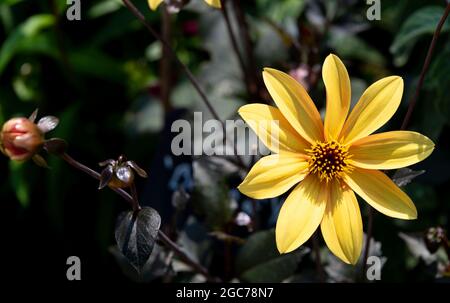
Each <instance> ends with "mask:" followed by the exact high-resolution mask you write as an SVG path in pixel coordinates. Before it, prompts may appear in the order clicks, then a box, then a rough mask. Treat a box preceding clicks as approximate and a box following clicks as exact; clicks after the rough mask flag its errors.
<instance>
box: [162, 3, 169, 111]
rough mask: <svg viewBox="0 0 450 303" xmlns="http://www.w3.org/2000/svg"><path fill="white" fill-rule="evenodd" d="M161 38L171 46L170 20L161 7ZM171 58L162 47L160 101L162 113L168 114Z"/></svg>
mask: <svg viewBox="0 0 450 303" xmlns="http://www.w3.org/2000/svg"><path fill="white" fill-rule="evenodd" d="M162 15H163V16H162V36H163V38H164V40H165V41H167V43H168V44H171V32H172V31H171V20H170V14H169V11H168V10H167V7H166V6H165V5H163V14H162ZM171 63H172V58H171V56H170V50H169V49H168V47H167V46H166V45H163V56H162V58H161V67H160V68H161V100H162V104H163V108H164V112H166V113H167V112H169V111H170V109H171V105H170V90H171V86H172V68H171Z"/></svg>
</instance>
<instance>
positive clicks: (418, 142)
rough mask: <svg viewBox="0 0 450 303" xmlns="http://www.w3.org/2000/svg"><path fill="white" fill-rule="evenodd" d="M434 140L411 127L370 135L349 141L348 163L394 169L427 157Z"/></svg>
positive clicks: (431, 149)
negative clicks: (350, 156) (406, 129)
mask: <svg viewBox="0 0 450 303" xmlns="http://www.w3.org/2000/svg"><path fill="white" fill-rule="evenodd" d="M433 149H434V143H433V141H431V140H430V139H428V138H427V137H425V136H423V135H421V134H419V133H416V132H411V131H392V132H385V133H380V134H375V135H371V136H368V137H365V138H362V139H360V140H358V141H356V142H354V143H353V144H352V146H351V147H350V149H349V153H350V154H351V155H352V158H351V159H350V160H349V163H351V164H352V165H355V166H358V167H362V168H369V169H396V168H400V167H405V166H409V165H413V164H415V163H417V162H420V161H422V160H424V159H425V158H427V157H428V156H429V155H430V154H431V153H432V152H433Z"/></svg>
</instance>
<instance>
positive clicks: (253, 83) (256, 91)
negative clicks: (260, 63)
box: [232, 0, 266, 101]
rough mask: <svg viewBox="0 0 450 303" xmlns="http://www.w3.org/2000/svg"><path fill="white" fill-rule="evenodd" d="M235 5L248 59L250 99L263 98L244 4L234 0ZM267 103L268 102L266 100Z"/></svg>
mask: <svg viewBox="0 0 450 303" xmlns="http://www.w3.org/2000/svg"><path fill="white" fill-rule="evenodd" d="M232 2H233V4H234V9H235V12H236V19H237V21H238V24H239V31H240V33H241V39H242V41H243V42H244V49H245V54H246V59H247V67H248V68H247V74H248V76H249V82H250V97H251V98H260V99H262V100H264V98H262V95H263V94H262V91H261V90H262V89H264V88H263V86H262V83H261V79H260V77H259V70H258V69H257V66H256V62H255V54H254V47H253V42H252V39H251V37H250V30H249V26H248V22H247V19H246V16H245V12H244V10H243V8H242V2H241V1H240V0H232ZM264 101H266V100H264Z"/></svg>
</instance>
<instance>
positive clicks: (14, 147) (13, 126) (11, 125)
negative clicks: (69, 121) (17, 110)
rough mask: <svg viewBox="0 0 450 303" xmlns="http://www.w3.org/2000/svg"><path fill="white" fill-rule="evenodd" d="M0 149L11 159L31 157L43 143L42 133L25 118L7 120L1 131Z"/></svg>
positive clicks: (20, 159)
mask: <svg viewBox="0 0 450 303" xmlns="http://www.w3.org/2000/svg"><path fill="white" fill-rule="evenodd" d="M0 137H1V151H2V152H3V153H4V154H5V155H6V156H8V157H9V158H10V159H11V160H17V161H24V160H28V159H30V158H31V157H33V156H34V155H35V154H36V153H37V152H38V151H39V150H40V149H41V147H42V145H43V144H44V133H43V132H42V131H41V129H40V128H39V127H38V126H37V125H36V124H35V123H34V122H32V121H30V120H28V119H27V118H13V119H11V120H9V121H7V122H6V123H5V124H4V125H3V128H2V132H1V135H0Z"/></svg>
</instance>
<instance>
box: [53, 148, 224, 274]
mask: <svg viewBox="0 0 450 303" xmlns="http://www.w3.org/2000/svg"><path fill="white" fill-rule="evenodd" d="M59 156H60V157H61V159H63V160H64V161H66V162H67V163H68V164H70V165H71V166H73V167H75V168H76V169H79V170H81V171H82V172H84V173H86V174H88V175H89V176H91V177H92V178H94V179H97V180H100V174H99V173H98V172H96V171H95V170H93V169H91V168H89V167H87V166H86V165H84V164H82V163H80V162H78V161H77V160H75V159H74V158H72V157H71V156H69V155H68V154H67V153H62V154H60V155H59ZM110 188H111V189H112V190H113V191H115V192H116V193H117V194H118V195H119V196H121V197H122V198H123V199H124V200H125V201H127V202H128V203H130V205H131V206H132V207H133V211H138V210H140V206H139V203H138V199H137V192H136V187H135V186H134V183H133V185H132V186H131V192H132V195H133V196H135V198H133V196H131V195H130V194H129V193H127V192H126V191H125V190H123V189H121V188H114V187H110ZM158 238H159V239H160V240H161V241H162V242H163V243H164V244H165V245H166V246H167V247H168V248H170V249H171V250H172V251H173V252H174V253H175V254H176V255H178V257H180V259H181V260H182V261H183V262H185V263H186V264H187V265H189V266H190V267H192V268H193V269H194V270H195V271H196V272H198V273H199V274H201V275H203V276H204V277H205V278H206V279H207V280H208V281H209V282H220V279H218V278H215V277H213V276H211V275H210V274H209V273H208V271H207V270H206V269H205V268H204V267H203V266H202V265H200V264H199V263H198V262H196V261H195V260H194V259H192V258H191V257H189V256H188V255H187V254H186V253H185V252H184V251H182V250H181V249H180V247H178V245H177V244H176V243H174V242H173V241H172V240H170V238H169V237H168V236H167V235H166V234H165V233H163V232H162V231H161V230H159V231H158Z"/></svg>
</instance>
